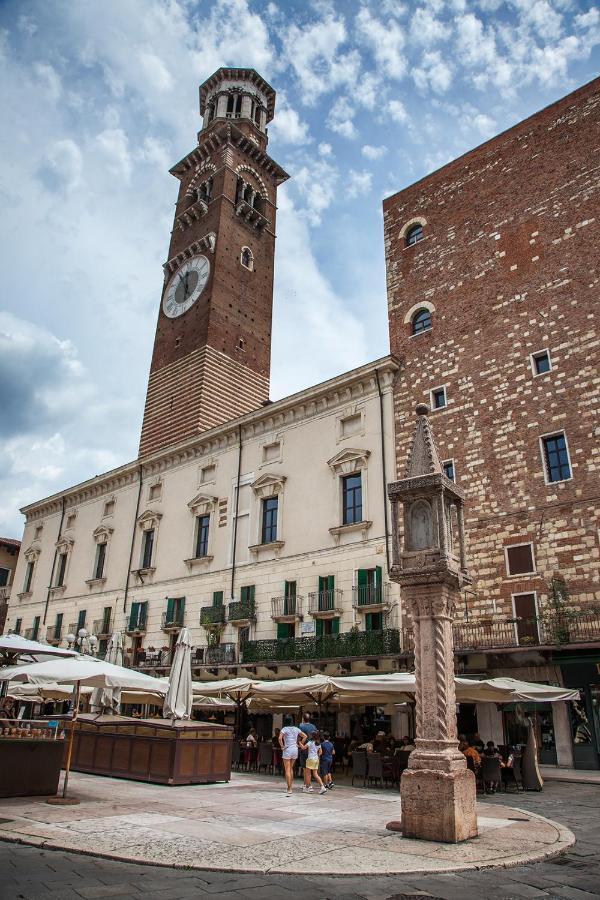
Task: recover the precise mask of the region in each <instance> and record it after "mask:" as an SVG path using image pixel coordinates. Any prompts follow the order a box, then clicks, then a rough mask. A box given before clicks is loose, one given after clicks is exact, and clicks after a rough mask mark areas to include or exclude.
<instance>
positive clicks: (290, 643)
mask: <svg viewBox="0 0 600 900" xmlns="http://www.w3.org/2000/svg"><path fill="white" fill-rule="evenodd" d="M400 652H401V647H400V632H399V630H398V629H396V628H386V629H383V630H381V631H348V632H344V633H343V634H324V635H322V636H320V637H303V638H286V639H283V640H263V641H247V642H246V643H245V644H244V645H243V646H242V648H241V656H242V662H243V663H254V662H270V661H272V662H284V661H286V662H287V661H290V662H302V661H303V660H313V659H340V658H341V657H353V656H354V657H361V656H362V657H364V656H386V655H391V654H396V653H400Z"/></svg>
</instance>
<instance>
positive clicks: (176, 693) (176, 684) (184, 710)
mask: <svg viewBox="0 0 600 900" xmlns="http://www.w3.org/2000/svg"><path fill="white" fill-rule="evenodd" d="M191 712H192V642H191V640H190V633H189V631H188V629H187V628H182V629H181V631H180V632H179V637H178V638H177V643H176V644H175V654H174V656H173V662H172V663H171V672H170V675H169V689H168V691H167V695H166V697H165V702H164V706H163V717H164V718H165V719H189V717H190V715H191Z"/></svg>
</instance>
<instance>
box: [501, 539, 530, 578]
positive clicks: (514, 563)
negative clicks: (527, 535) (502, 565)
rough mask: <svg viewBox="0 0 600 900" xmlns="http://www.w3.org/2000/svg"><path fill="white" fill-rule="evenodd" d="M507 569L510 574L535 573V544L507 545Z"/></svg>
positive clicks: (505, 550) (505, 549)
mask: <svg viewBox="0 0 600 900" xmlns="http://www.w3.org/2000/svg"><path fill="white" fill-rule="evenodd" d="M504 552H505V554H506V571H507V572H508V574H509V575H532V574H534V573H535V562H534V559H533V544H514V545H513V546H512V547H505V548H504Z"/></svg>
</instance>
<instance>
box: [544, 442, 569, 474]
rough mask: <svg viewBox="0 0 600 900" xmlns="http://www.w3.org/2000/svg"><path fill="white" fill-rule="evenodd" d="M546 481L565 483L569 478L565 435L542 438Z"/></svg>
mask: <svg viewBox="0 0 600 900" xmlns="http://www.w3.org/2000/svg"><path fill="white" fill-rule="evenodd" d="M542 448H543V452H544V466H545V469H546V479H547V481H567V480H568V479H569V478H570V477H571V462H570V460H569V450H568V447H567V439H566V437H565V433H564V432H563V431H561V432H560V433H559V434H550V435H547V436H546V437H543V438H542Z"/></svg>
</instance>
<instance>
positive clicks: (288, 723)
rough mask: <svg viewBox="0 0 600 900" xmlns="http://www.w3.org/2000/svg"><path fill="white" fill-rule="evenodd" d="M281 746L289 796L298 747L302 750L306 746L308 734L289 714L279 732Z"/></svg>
mask: <svg viewBox="0 0 600 900" xmlns="http://www.w3.org/2000/svg"><path fill="white" fill-rule="evenodd" d="M279 746H280V747H281V749H282V751H283V752H282V759H283V770H284V775H285V783H286V786H287V789H286V794H287V795H288V797H289V796H290V794H291V793H292V785H293V783H294V763H295V762H296V760H297V759H298V747H300V748H301V749H302V750H304V749H305V748H306V736H305V735H304V734H303V732H302V731H300V729H299V728H296V726H295V725H294V720H293V718H292V717H291V716H289V715H288V716H286V717H285V719H284V720H283V728H282V729H281V731H280V732H279Z"/></svg>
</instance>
